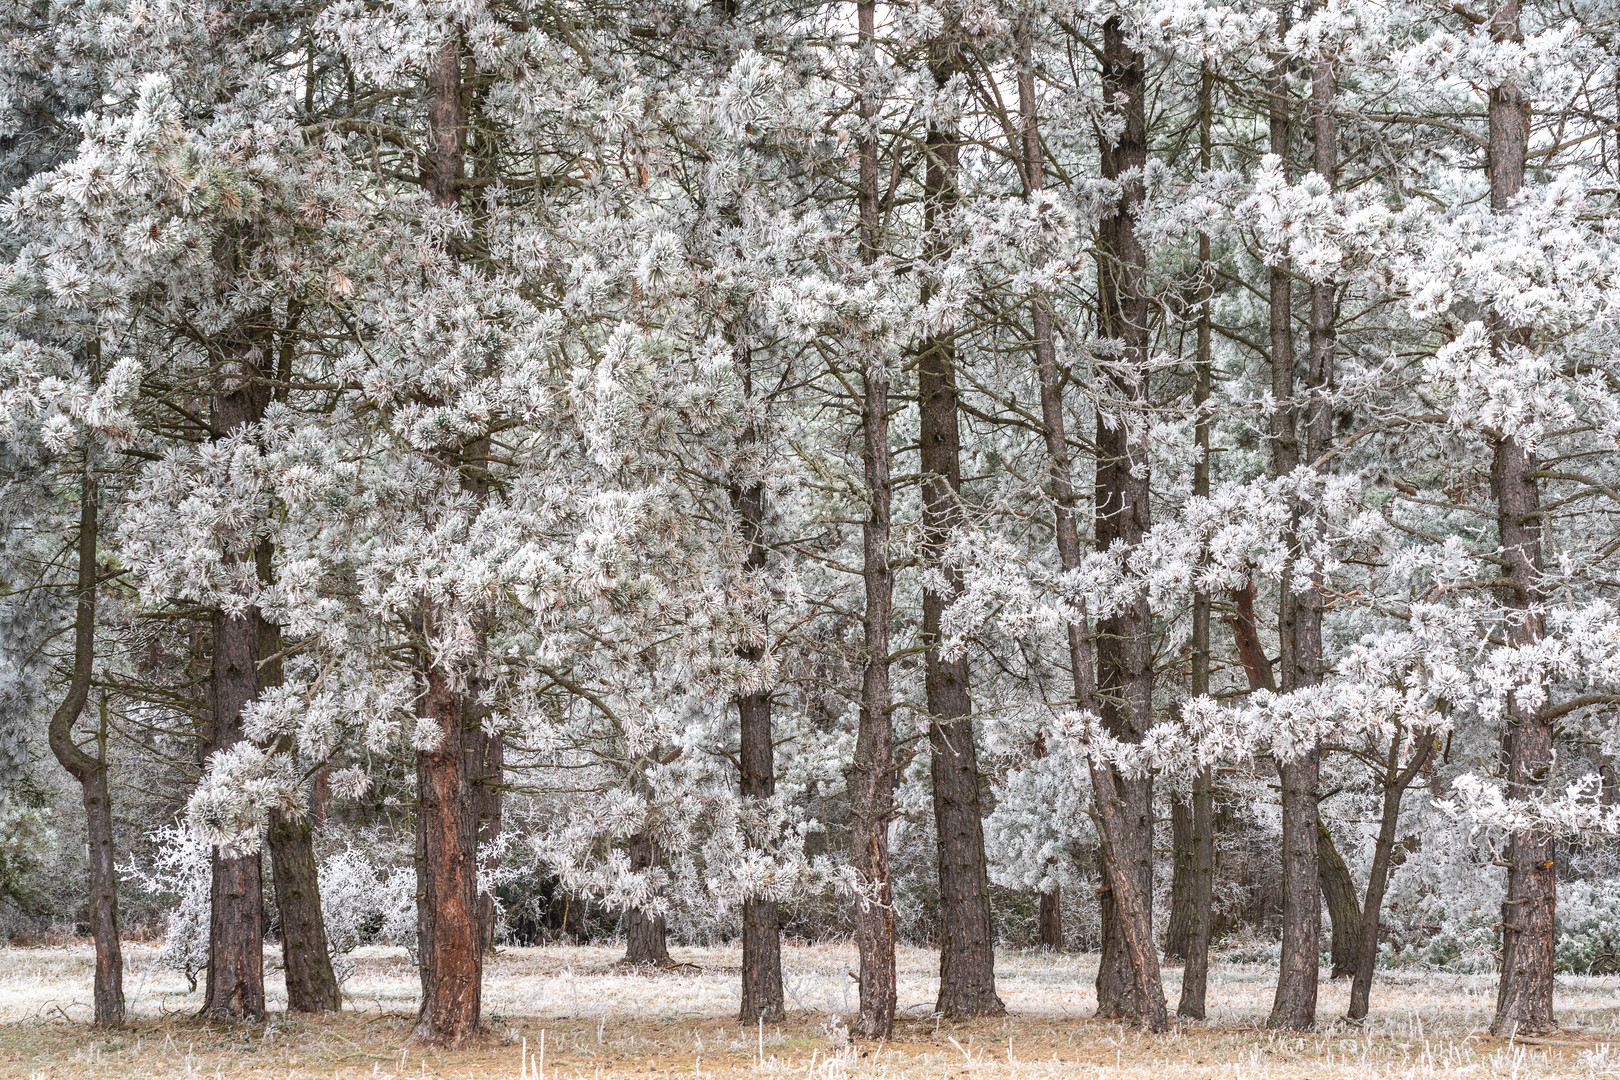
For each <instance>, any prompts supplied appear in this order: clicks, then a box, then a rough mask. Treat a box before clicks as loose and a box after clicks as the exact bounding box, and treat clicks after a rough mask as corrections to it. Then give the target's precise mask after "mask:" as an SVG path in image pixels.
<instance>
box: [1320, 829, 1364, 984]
mask: <svg viewBox="0 0 1620 1080" xmlns="http://www.w3.org/2000/svg"><path fill="white" fill-rule="evenodd" d="M1316 864H1317V873H1318V876H1319V877H1320V878H1321V881H1322V899H1323V900H1324V901H1326V902H1327V910H1328V921H1329V922H1331V923H1332V924H1333V944H1332V945H1331V947H1330V948H1329V955H1331V956H1332V958H1333V971H1332V974H1331V975H1330V976H1329V977H1330V978H1334V979H1343V978H1348V977H1349V976H1351V975H1354V974H1355V973H1356V962H1357V958H1358V957H1359V956H1360V955H1361V945H1360V941H1361V901H1360V900H1358V899H1356V885H1355V882H1354V881H1353V880H1352V879H1351V877H1350V868H1349V867H1347V866H1345V864H1344V857H1343V856H1342V855H1340V854H1339V849H1338V848H1337V847H1335V846H1334V844H1333V834H1332V833H1330V832H1328V827H1327V822H1325V821H1323V820H1322V819H1321V818H1320V817H1318V818H1317V819H1316Z"/></svg>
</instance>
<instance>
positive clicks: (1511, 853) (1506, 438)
mask: <svg viewBox="0 0 1620 1080" xmlns="http://www.w3.org/2000/svg"><path fill="white" fill-rule="evenodd" d="M1490 28H1491V36H1492V38H1493V39H1494V40H1496V41H1499V42H1502V41H1517V40H1519V38H1520V32H1519V0H1505V2H1504V3H1503V4H1502V5H1501V6H1500V7H1499V8H1497V9H1496V13H1495V14H1494V15H1493V16H1492V17H1491V24H1490ZM1529 112H1530V106H1529V103H1528V102H1526V101H1525V100H1524V97H1523V95H1522V94H1521V93H1520V90H1519V88H1518V86H1516V85H1514V84H1513V83H1511V82H1504V83H1502V84H1500V85H1498V86H1494V87H1492V88H1491V92H1490V105H1489V120H1490V176H1491V209H1492V210H1494V211H1495V212H1497V213H1499V214H1500V213H1505V212H1506V211H1507V210H1508V208H1509V206H1510V205H1511V203H1512V201H1513V198H1514V196H1516V195H1517V194H1518V193H1519V191H1520V189H1521V188H1523V187H1524V169H1525V159H1526V155H1527V152H1528V147H1529V142H1530V115H1529ZM1493 331H1494V336H1495V342H1496V347H1497V348H1498V349H1499V350H1506V349H1507V348H1509V347H1511V346H1513V345H1516V344H1518V345H1522V344H1524V343H1525V342H1526V340H1527V338H1528V335H1527V334H1526V333H1525V332H1524V330H1523V329H1522V328H1519V327H1513V326H1508V325H1505V324H1504V323H1502V322H1501V321H1500V320H1493ZM1491 443H1492V459H1491V490H1492V494H1493V495H1494V496H1495V497H1496V525H1497V531H1498V534H1499V537H1500V539H1501V544H1502V558H1503V560H1504V566H1503V568H1502V573H1503V576H1504V577H1506V578H1508V579H1509V580H1510V581H1512V582H1513V587H1512V589H1511V590H1509V591H1508V594H1507V597H1506V601H1507V605H1508V607H1509V609H1510V611H1511V615H1512V618H1510V619H1509V620H1508V622H1507V626H1506V628H1505V633H1506V636H1507V640H1508V644H1509V645H1511V646H1514V647H1518V648H1524V647H1527V646H1530V645H1532V644H1533V643H1535V642H1537V641H1539V640H1540V639H1541V637H1542V635H1543V632H1544V628H1545V627H1544V624H1545V617H1544V616H1543V615H1542V613H1541V602H1542V594H1541V517H1540V515H1539V510H1540V506H1541V494H1540V491H1539V488H1538V485H1537V481H1536V477H1535V474H1536V470H1537V469H1538V468H1539V467H1540V465H1539V463H1538V462H1537V461H1536V457H1535V455H1534V454H1533V453H1531V452H1530V451H1529V450H1527V449H1526V448H1525V446H1524V445H1523V444H1522V443H1521V442H1520V441H1519V440H1518V439H1516V438H1514V437H1513V436H1511V435H1502V434H1496V435H1493V436H1492V438H1491ZM1505 741H1506V744H1507V747H1506V749H1507V761H1508V770H1507V771H1508V777H1507V781H1508V782H1507V796H1508V797H1509V798H1513V799H1531V798H1534V797H1535V796H1536V795H1537V794H1538V793H1539V792H1540V790H1541V789H1543V788H1545V787H1546V785H1547V782H1548V780H1549V778H1550V774H1551V772H1552V767H1553V758H1554V729H1553V724H1552V723H1551V722H1550V721H1548V720H1547V719H1546V717H1545V716H1544V715H1543V712H1542V710H1540V709H1537V708H1535V707H1533V706H1530V705H1528V704H1526V703H1524V702H1523V701H1522V700H1521V699H1520V697H1519V695H1517V694H1510V695H1509V702H1508V729H1507V735H1506V740H1505ZM1554 854H1555V851H1554V842H1553V838H1552V836H1551V835H1550V834H1549V833H1547V832H1545V831H1540V830H1525V831H1522V832H1516V833H1514V834H1513V835H1512V836H1510V837H1509V839H1508V857H1507V862H1508V874H1507V877H1508V881H1507V897H1506V898H1505V899H1504V900H1503V901H1502V976H1501V982H1500V983H1499V984H1498V987H1497V995H1496V1016H1495V1018H1494V1019H1492V1021H1491V1031H1492V1033H1493V1034H1497V1035H1507V1034H1513V1033H1517V1034H1519V1035H1544V1034H1546V1033H1548V1032H1550V1031H1552V1030H1554V1029H1555V1028H1556V1027H1557V1026H1558V1025H1557V1023H1556V1021H1555V1020H1554V1019H1553V913H1554V909H1555V907H1556V902H1557V896H1556V888H1555V885H1556V881H1555V877H1554V867H1553V859H1554Z"/></svg>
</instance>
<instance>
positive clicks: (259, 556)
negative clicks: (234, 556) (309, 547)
mask: <svg viewBox="0 0 1620 1080" xmlns="http://www.w3.org/2000/svg"><path fill="white" fill-rule="evenodd" d="M274 554H275V553H274V549H273V548H272V546H271V544H270V542H269V541H267V540H266V541H261V542H260V544H259V546H258V548H257V549H256V551H255V553H254V557H255V559H256V561H257V563H258V575H259V581H260V583H261V584H264V585H269V584H270V583H271V582H273V581H274V580H275V569H274V565H273V559H274ZM280 652H281V627H280V626H279V625H277V624H276V623H273V622H270V621H269V620H268V619H265V618H263V617H262V616H261V617H260V618H259V640H258V655H259V656H260V657H261V658H262V659H261V660H260V661H259V662H258V675H259V687H260V689H261V690H263V689H268V688H269V687H272V686H280V685H281V683H282V663H281V660H280V659H279V654H280ZM291 741H292V740H290V739H288V740H287V742H288V744H289V745H288V746H287V747H286V749H287V750H290V749H291V746H290V744H291ZM266 846H267V847H268V848H269V849H270V876H271V880H272V881H274V883H275V886H276V910H277V911H278V912H280V914H281V961H282V968H283V970H284V971H285V973H286V978H287V1011H289V1012H309V1013H318V1012H339V1011H341V1010H342V1009H343V992H342V991H341V990H340V989H339V988H338V981H337V973H336V972H335V971H334V970H333V969H332V955H331V952H330V950H329V948H328V946H327V941H326V921H325V919H324V918H323V917H322V915H321V887H320V875H319V870H318V867H317V866H316V863H315V830H314V828H313V826H312V823H311V821H310V819H309V817H308V816H307V815H304V814H288V813H284V812H282V811H280V810H272V811H271V813H270V821H269V828H268V830H267V831H266Z"/></svg>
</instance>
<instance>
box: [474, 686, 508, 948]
mask: <svg viewBox="0 0 1620 1080" xmlns="http://www.w3.org/2000/svg"><path fill="white" fill-rule="evenodd" d="M468 696H469V697H471V694H469V695H468ZM471 704H472V703H471V702H470V701H469V702H468V706H469V707H470V706H471ZM480 715H482V710H480ZM467 728H468V731H467V736H468V740H467V741H468V747H467V754H468V759H469V760H468V762H467V770H468V774H469V775H470V776H472V777H473V778H474V779H473V812H474V813H475V814H476V815H477V818H478V840H477V844H478V849H479V850H480V851H486V852H488V854H487V855H484V856H481V863H480V865H481V866H482V867H483V869H484V870H486V871H489V872H491V873H493V872H494V871H495V870H496V869H497V868H498V867H497V865H496V864H497V861H498V858H499V856H498V855H497V854H496V852H495V850H494V846H495V843H496V841H497V840H499V839H500V835H501V797H502V795H503V794H504V791H503V789H502V784H503V783H504V782H505V764H506V740H505V739H503V738H502V737H501V733H500V732H498V731H496V732H488V731H485V730H484V729H483V727H482V724H480V725H479V726H478V727H477V728H474V727H473V726H472V724H471V723H469V724H468V725H467ZM478 948H479V949H480V950H481V951H483V952H486V953H487V952H493V951H494V949H495V895H494V893H493V892H492V891H489V890H483V889H480V890H479V893H478Z"/></svg>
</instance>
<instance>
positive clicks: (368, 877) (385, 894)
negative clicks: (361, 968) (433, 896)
mask: <svg viewBox="0 0 1620 1080" xmlns="http://www.w3.org/2000/svg"><path fill="white" fill-rule="evenodd" d="M391 861H392V860H388V859H385V858H384V859H379V858H378V857H376V856H374V855H368V854H367V853H365V852H364V851H362V850H360V849H358V848H356V847H353V846H351V847H346V848H344V849H343V850H342V851H338V852H334V853H333V854H331V855H329V856H327V857H326V859H325V860H324V861H323V862H322V863H321V879H320V880H321V916H322V918H323V919H324V920H325V922H326V940H327V945H328V947H329V948H330V949H331V953H332V959H333V961H334V964H335V965H336V967H337V975H338V979H339V981H342V980H344V979H347V978H348V977H349V975H350V974H352V973H353V971H354V965H353V964H352V963H348V962H344V961H342V959H341V958H342V957H344V956H347V955H348V954H349V953H351V952H353V951H354V950H355V949H356V948H358V947H359V946H361V945H366V944H371V943H382V944H388V945H403V946H404V947H405V948H406V949H407V950H409V952H410V954H411V958H412V962H413V963H414V962H415V957H416V872H415V869H414V868H413V867H412V866H410V865H409V864H408V863H406V864H405V865H398V864H397V863H396V864H394V865H389V863H390V862H391Z"/></svg>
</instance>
